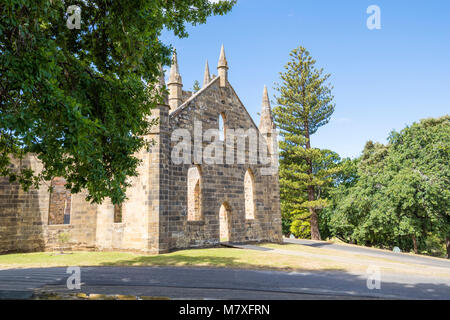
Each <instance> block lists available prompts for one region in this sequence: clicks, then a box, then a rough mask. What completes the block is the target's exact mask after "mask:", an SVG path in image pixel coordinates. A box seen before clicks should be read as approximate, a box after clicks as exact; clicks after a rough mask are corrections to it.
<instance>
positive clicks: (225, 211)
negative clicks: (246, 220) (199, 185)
mask: <svg viewBox="0 0 450 320" xmlns="http://www.w3.org/2000/svg"><path fill="white" fill-rule="evenodd" d="M219 229H220V234H219V237H220V242H229V241H231V240H230V237H231V236H230V232H231V210H230V206H229V205H228V203H226V202H225V203H223V204H222V205H221V207H220V210H219Z"/></svg>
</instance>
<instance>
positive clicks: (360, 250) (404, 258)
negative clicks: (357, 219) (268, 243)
mask: <svg viewBox="0 0 450 320" xmlns="http://www.w3.org/2000/svg"><path fill="white" fill-rule="evenodd" d="M284 242H285V243H292V244H300V245H304V246H308V247H313V248H323V249H332V250H339V251H345V252H348V253H354V254H364V255H366V256H373V257H378V258H386V259H389V260H395V261H399V262H403V263H405V262H407V263H414V264H419V265H426V266H433V267H440V268H449V270H450V260H449V259H440V258H432V257H425V256H413V255H410V254H406V253H394V252H391V251H387V250H378V249H372V248H366V247H361V246H354V245H343V244H335V243H329V242H325V241H312V240H304V239H284Z"/></svg>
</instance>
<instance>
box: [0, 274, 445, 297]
mask: <svg viewBox="0 0 450 320" xmlns="http://www.w3.org/2000/svg"><path fill="white" fill-rule="evenodd" d="M68 276H69V275H68V274H66V273H65V268H45V269H10V270H0V296H1V297H2V298H6V297H18V298H28V297H29V296H31V292H32V291H33V290H34V289H37V288H43V289H45V290H50V291H56V292H67V291H68V289H67V287H66V279H67V277H68ZM81 282H82V287H81V290H82V292H86V293H100V294H132V295H144V296H163V297H170V298H189V299H190V298H201V299H311V298H319V299H320V298H355V297H365V298H405V299H450V280H449V279H448V278H447V279H443V278H433V277H420V276H405V275H392V274H382V283H381V289H380V290H376V289H375V290H369V289H368V288H367V279H366V277H365V275H358V274H353V273H347V272H281V271H257V270H239V269H223V268H220V269H216V268H175V267H83V268H81ZM73 292H77V291H73ZM13 293H14V294H15V295H13Z"/></svg>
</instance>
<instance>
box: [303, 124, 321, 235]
mask: <svg viewBox="0 0 450 320" xmlns="http://www.w3.org/2000/svg"><path fill="white" fill-rule="evenodd" d="M305 138H306V146H305V148H306V150H309V149H311V143H310V141H309V126H308V124H307V123H306V124H305ZM307 163H308V175H309V176H310V179H311V180H312V169H313V168H312V160H311V159H307ZM314 200H315V197H314V186H312V185H309V186H308V201H314ZM309 213H310V215H311V217H310V220H309V223H310V225H311V239H312V240H322V239H321V237H320V231H319V219H318V216H317V211H316V209H315V208H311V207H310V208H309Z"/></svg>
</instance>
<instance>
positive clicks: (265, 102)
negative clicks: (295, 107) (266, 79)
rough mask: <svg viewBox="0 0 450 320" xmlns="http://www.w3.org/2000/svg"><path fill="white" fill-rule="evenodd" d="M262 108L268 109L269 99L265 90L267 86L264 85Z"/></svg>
mask: <svg viewBox="0 0 450 320" xmlns="http://www.w3.org/2000/svg"><path fill="white" fill-rule="evenodd" d="M262 105H263V109H268V110H269V111H270V100H269V93H268V92H267V86H266V85H264V91H263V103H262Z"/></svg>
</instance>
